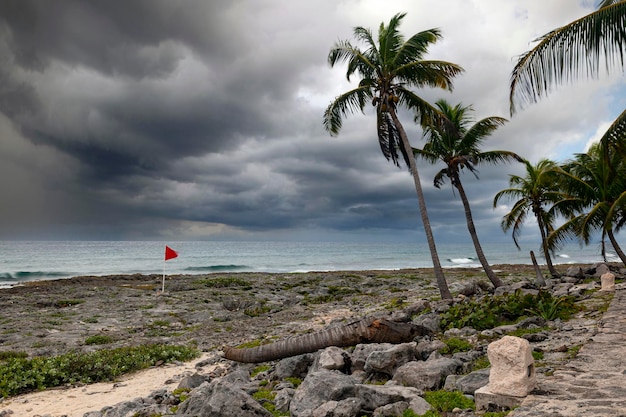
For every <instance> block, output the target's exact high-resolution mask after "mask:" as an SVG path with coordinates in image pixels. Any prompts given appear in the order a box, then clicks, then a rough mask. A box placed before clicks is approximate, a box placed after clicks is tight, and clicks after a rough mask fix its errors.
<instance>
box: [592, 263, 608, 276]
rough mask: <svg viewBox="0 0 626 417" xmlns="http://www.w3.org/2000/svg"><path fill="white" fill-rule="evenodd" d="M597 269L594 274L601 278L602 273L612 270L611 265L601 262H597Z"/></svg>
mask: <svg viewBox="0 0 626 417" xmlns="http://www.w3.org/2000/svg"><path fill="white" fill-rule="evenodd" d="M594 266H595V271H594V272H593V276H594V277H595V278H600V277H601V276H602V275H604V274H606V273H607V272H611V270H610V269H609V266H608V265H607V264H605V263H599V264H595V265H594Z"/></svg>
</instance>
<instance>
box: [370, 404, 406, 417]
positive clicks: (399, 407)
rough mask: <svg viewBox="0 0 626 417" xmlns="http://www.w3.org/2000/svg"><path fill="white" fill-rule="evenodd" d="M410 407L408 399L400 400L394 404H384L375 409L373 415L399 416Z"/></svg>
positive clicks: (380, 416) (379, 416)
mask: <svg viewBox="0 0 626 417" xmlns="http://www.w3.org/2000/svg"><path fill="white" fill-rule="evenodd" d="M408 408H409V403H408V402H406V401H398V402H395V403H393V404H387V405H383V406H381V407H378V408H377V409H375V410H374V413H373V414H372V417H397V416H401V415H402V414H403V413H404V412H405V411H406V410H407V409H408Z"/></svg>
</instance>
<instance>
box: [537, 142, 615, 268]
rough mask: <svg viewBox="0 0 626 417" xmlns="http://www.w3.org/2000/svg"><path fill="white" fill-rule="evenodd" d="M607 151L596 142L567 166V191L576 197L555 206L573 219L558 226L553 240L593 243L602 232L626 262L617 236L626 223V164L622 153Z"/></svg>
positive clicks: (553, 233)
mask: <svg viewBox="0 0 626 417" xmlns="http://www.w3.org/2000/svg"><path fill="white" fill-rule="evenodd" d="M606 151H607V148H606V147H605V146H603V145H602V144H601V143H596V144H595V145H593V146H592V147H591V148H590V149H589V151H588V152H587V153H583V154H577V155H576V156H575V158H574V160H573V161H571V162H569V163H567V164H566V165H565V166H564V167H563V171H564V172H565V173H566V175H567V177H566V178H567V181H566V182H565V185H566V186H567V194H569V195H570V196H572V197H570V198H569V199H568V200H563V201H562V202H559V203H558V204H556V205H555V209H556V210H558V212H559V213H561V214H563V215H565V216H567V217H568V218H569V220H567V221H566V222H565V223H564V224H563V225H562V226H560V227H559V228H557V229H555V230H554V231H553V232H552V233H551V234H550V236H549V240H550V242H551V245H552V244H553V245H555V246H557V245H560V244H562V243H564V242H565V241H566V240H567V239H569V238H577V239H578V240H580V241H581V242H583V243H585V244H589V242H590V240H591V237H592V236H593V234H594V232H600V233H601V234H602V241H604V237H605V236H607V237H608V238H609V240H610V241H611V244H612V245H613V248H614V249H615V252H616V253H617V255H618V256H619V258H620V259H621V261H622V262H623V263H624V264H626V254H624V251H623V250H622V249H621V247H620V246H619V244H618V242H617V240H616V238H615V232H617V231H619V230H620V229H621V228H622V227H623V226H624V224H625V222H626V217H625V216H624V210H625V208H626V164H624V162H623V159H622V156H621V155H620V154H619V153H617V152H614V151H613V150H612V149H611V150H610V151H609V152H610V153H609V155H606V154H605V152H606ZM607 161H608V163H607Z"/></svg>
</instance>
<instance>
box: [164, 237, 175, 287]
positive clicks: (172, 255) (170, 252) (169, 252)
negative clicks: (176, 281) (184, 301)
mask: <svg viewBox="0 0 626 417" xmlns="http://www.w3.org/2000/svg"><path fill="white" fill-rule="evenodd" d="M176 257H178V252H176V251H175V250H174V249H172V248H170V247H169V246H167V245H165V257H164V258H163V284H162V285H161V292H162V293H164V292H165V263H166V262H167V260H168V259H174V258H176Z"/></svg>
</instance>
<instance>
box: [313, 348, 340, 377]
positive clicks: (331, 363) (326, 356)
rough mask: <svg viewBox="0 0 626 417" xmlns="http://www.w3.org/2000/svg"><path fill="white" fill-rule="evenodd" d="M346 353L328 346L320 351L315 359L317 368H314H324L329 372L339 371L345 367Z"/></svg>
mask: <svg viewBox="0 0 626 417" xmlns="http://www.w3.org/2000/svg"><path fill="white" fill-rule="evenodd" d="M345 356H346V353H345V351H344V350H343V349H341V348H339V347H337V346H330V347H327V348H326V349H324V350H322V351H321V352H320V353H319V356H318V358H317V361H316V362H317V363H316V365H317V366H314V368H324V369H329V370H331V371H332V370H341V369H343V368H345V366H346V358H345Z"/></svg>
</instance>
